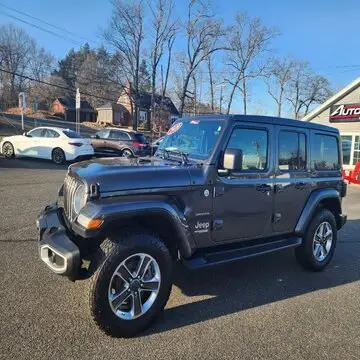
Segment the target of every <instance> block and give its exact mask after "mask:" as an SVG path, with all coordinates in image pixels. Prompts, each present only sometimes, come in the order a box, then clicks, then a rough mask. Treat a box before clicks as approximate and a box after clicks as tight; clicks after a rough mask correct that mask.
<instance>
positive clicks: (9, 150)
mask: <svg viewBox="0 0 360 360" xmlns="http://www.w3.org/2000/svg"><path fill="white" fill-rule="evenodd" d="M2 153H3V154H4V156H5V157H6V158H8V159H11V158H13V157H14V156H15V151H14V147H13V145H12V144H11V142H8V141H7V142H6V143H4V145H3V147H2Z"/></svg>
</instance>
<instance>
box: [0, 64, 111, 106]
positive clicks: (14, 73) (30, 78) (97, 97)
mask: <svg viewBox="0 0 360 360" xmlns="http://www.w3.org/2000/svg"><path fill="white" fill-rule="evenodd" d="M0 71H2V72H4V73H7V74H10V75H15V76H19V77H21V78H23V79H27V80H30V81H35V82H37V83H40V84H44V85H49V86H53V87H57V88H59V89H62V90H67V91H74V89H71V88H68V87H65V86H61V85H56V84H51V83H49V82H47V81H43V80H38V79H34V78H32V77H30V76H26V75H21V74H18V73H16V72H14V71H8V70H5V69H2V68H0ZM81 94H82V95H85V96H91V97H94V98H96V99H100V100H106V101H114V99H109V98H105V97H102V96H98V95H93V94H89V93H85V92H81Z"/></svg>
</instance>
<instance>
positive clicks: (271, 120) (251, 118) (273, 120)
mask: <svg viewBox="0 0 360 360" xmlns="http://www.w3.org/2000/svg"><path fill="white" fill-rule="evenodd" d="M193 119H199V120H201V119H203V120H214V121H215V120H221V119H223V120H233V121H244V122H256V123H264V124H275V125H283V126H293V127H299V128H306V129H314V130H320V131H329V132H334V133H339V130H338V129H336V128H334V127H331V126H326V125H320V124H315V123H312V122H309V121H300V120H293V119H287V118H279V117H275V116H262V115H199V116H193V117H187V118H179V119H178V120H177V121H181V120H193Z"/></svg>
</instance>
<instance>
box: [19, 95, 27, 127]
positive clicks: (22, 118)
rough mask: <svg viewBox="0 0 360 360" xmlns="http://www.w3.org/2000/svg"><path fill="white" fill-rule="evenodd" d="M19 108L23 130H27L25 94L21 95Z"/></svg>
mask: <svg viewBox="0 0 360 360" xmlns="http://www.w3.org/2000/svg"><path fill="white" fill-rule="evenodd" d="M19 108H20V110H21V128H22V130H24V129H25V125H24V109H25V108H26V95H25V92H21V93H19Z"/></svg>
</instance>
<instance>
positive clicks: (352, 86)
mask: <svg viewBox="0 0 360 360" xmlns="http://www.w3.org/2000/svg"><path fill="white" fill-rule="evenodd" d="M359 86H360V77H358V78H357V79H356V80H354V81H353V82H352V83H350V84H349V85H348V86H345V87H344V88H343V89H342V90H340V91H339V92H337V93H336V94H335V95H333V96H332V97H331V98H329V99H328V100H326V101H325V102H324V103H323V104H321V105H320V106H318V107H317V108H316V109H314V110H313V111H311V112H309V113H308V114H307V115H306V116H304V117H303V118H302V119H301V120H302V121H311V120H312V119H314V118H315V117H316V116H318V115H319V114H321V113H322V112H323V111H325V110H326V109H328V108H329V107H330V106H331V105H334V104H335V103H336V102H338V101H339V100H341V99H342V98H344V97H345V96H346V95H348V94H350V93H351V92H353V91H354V90H356V89H357V88H358V87H359Z"/></svg>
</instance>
